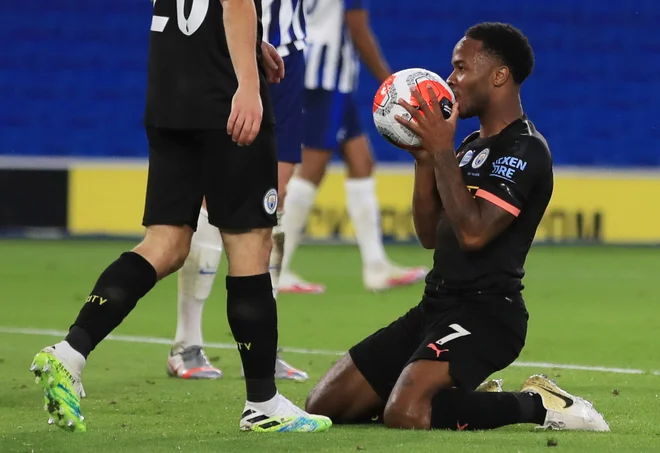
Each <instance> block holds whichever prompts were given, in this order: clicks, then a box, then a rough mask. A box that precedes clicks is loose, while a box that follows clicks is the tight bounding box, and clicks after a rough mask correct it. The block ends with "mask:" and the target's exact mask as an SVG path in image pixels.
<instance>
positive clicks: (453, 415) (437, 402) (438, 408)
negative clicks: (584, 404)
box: [431, 389, 545, 431]
mask: <svg viewBox="0 0 660 453" xmlns="http://www.w3.org/2000/svg"><path fill="white" fill-rule="evenodd" d="M431 408H432V409H431V427H432V428H436V429H453V430H461V431H462V430H482V429H495V428H499V427H501V426H507V425H514V424H517V423H535V424H538V425H541V424H543V422H544V421H545V409H544V408H543V403H542V401H541V397H540V396H538V395H535V394H533V393H512V392H500V393H495V392H492V393H489V392H466V391H464V390H460V389H451V390H444V391H441V392H438V393H437V394H436V395H435V397H433V402H432V403H431Z"/></svg>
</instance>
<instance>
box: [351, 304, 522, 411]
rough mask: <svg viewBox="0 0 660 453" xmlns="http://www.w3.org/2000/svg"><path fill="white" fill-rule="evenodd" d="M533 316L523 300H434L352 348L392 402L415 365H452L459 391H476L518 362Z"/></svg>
mask: <svg viewBox="0 0 660 453" xmlns="http://www.w3.org/2000/svg"><path fill="white" fill-rule="evenodd" d="M527 320H528V313H527V310H526V309H525V305H524V301H523V299H522V297H521V296H516V297H503V296H498V297H493V296H489V297H488V298H486V299H484V300H479V301H476V300H471V299H467V300H466V299H457V298H447V299H429V298H426V297H425V298H424V299H423V300H422V302H421V303H420V304H419V305H417V306H416V307H413V308H412V309H410V310H409V311H408V313H406V314H405V315H404V316H402V317H401V318H399V319H397V320H396V321H394V322H393V323H392V324H390V325H389V326H387V327H385V328H382V329H380V330H378V331H377V332H376V333H374V334H373V335H371V336H369V337H367V338H365V339H364V340H362V341H361V342H360V343H358V344H357V345H355V346H353V347H352V348H351V349H350V351H349V353H350V356H351V359H352V360H353V363H354V364H355V366H356V367H357V368H358V370H360V372H361V373H362V374H363V375H364V377H365V378H366V380H367V382H369V384H370V385H371V387H372V388H373V389H374V390H375V391H376V393H377V394H378V395H379V396H380V397H381V398H382V399H383V401H387V399H388V398H389V396H390V393H391V392H392V389H393V388H394V385H395V384H396V381H397V379H398V378H399V375H400V374H401V372H402V371H403V369H404V368H405V367H406V366H407V365H408V364H409V363H412V362H414V361H416V360H439V361H444V362H449V373H450V375H451V376H452V378H453V380H454V382H455V385H456V386H457V387H460V388H465V389H468V390H474V389H476V388H477V387H478V386H479V384H481V383H482V382H483V381H484V380H485V379H487V378H488V377H489V376H490V375H492V374H493V373H495V372H497V371H500V370H502V369H504V368H506V367H507V366H509V365H510V364H511V363H513V361H514V360H516V358H517V357H518V355H519V354H520V351H521V350H522V348H523V346H524V344H525V337H526V334H527Z"/></svg>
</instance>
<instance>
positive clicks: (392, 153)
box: [0, 0, 660, 167]
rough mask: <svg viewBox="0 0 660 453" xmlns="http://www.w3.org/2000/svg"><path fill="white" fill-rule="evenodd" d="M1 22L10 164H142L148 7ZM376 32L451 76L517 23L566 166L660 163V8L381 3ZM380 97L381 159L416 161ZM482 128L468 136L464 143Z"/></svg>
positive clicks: (6, 11)
mask: <svg viewBox="0 0 660 453" xmlns="http://www.w3.org/2000/svg"><path fill="white" fill-rule="evenodd" d="M2 3H3V4H2V6H0V16H1V17H2V18H3V26H2V27H1V28H0V42H1V43H2V45H1V48H2V50H1V51H0V105H1V106H2V108H0V155H39V156H52V155H56V156H75V157H115V156H116V157H143V156H145V155H146V147H145V138H144V134H143V131H142V127H141V120H142V109H143V101H144V92H145V79H146V77H145V63H146V54H147V40H148V35H149V24H150V21H151V4H150V2H149V1H148V0H113V1H110V2H100V1H92V2H83V1H80V0H75V1H73V0H60V1H55V2H45V1H43V0H39V1H37V0H20V1H7V2H2ZM372 20H373V25H374V28H375V31H376V33H377V35H378V36H379V38H380V41H381V44H382V47H383V49H384V52H385V54H386V56H387V57H388V59H389V61H390V63H391V65H392V67H393V68H394V69H403V68H406V67H413V66H419V67H426V68H428V69H431V70H433V71H435V72H438V73H439V74H442V75H444V76H446V75H448V74H449V72H450V65H449V60H450V54H451V50H452V47H453V45H454V43H455V41H456V40H457V39H458V38H460V37H461V36H462V34H463V32H464V30H465V29H466V28H467V27H469V26H470V25H471V24H473V23H475V22H478V21H483V20H499V21H507V22H511V23H513V24H514V25H516V26H518V27H520V28H521V29H522V30H523V31H524V32H525V33H526V34H527V35H528V36H529V38H530V40H531V43H532V45H533V46H534V48H535V52H536V59H537V64H536V68H535V71H534V74H533V77H532V78H531V79H530V80H529V81H528V82H527V83H526V86H525V88H524V91H523V96H524V98H523V99H524V103H525V107H526V110H527V113H528V114H529V116H530V117H531V119H532V120H533V121H534V122H535V123H536V124H537V126H538V128H539V129H540V130H541V131H542V132H543V133H544V134H545V135H546V137H547V138H548V139H549V141H550V144H551V147H552V149H553V153H554V156H555V161H556V163H557V164H560V165H582V166H620V167H640V166H644V167H649V166H658V165H660V153H659V151H658V150H659V146H658V144H659V143H660V106H659V105H660V31H659V30H658V27H659V24H660V2H659V1H657V0H641V1H640V0H638V1H636V2H634V3H632V2H631V3H629V4H626V3H625V2H616V3H614V2H604V1H600V0H581V1H579V2H577V1H575V0H553V1H552V2H541V1H534V2H520V1H517V0H499V1H497V2H486V1H483V0H470V1H461V2H444V1H440V0H416V1H414V2H404V1H400V0H379V1H374V2H372ZM376 88H377V85H376V83H375V81H374V80H373V79H371V77H370V76H369V75H368V74H367V73H366V71H364V72H363V74H362V76H361V86H360V91H359V99H360V102H361V105H363V106H364V108H363V110H362V116H363V121H364V125H365V128H366V129H367V130H368V131H369V133H370V134H371V136H372V142H373V143H374V148H375V150H376V153H377V155H378V158H379V160H381V161H406V160H408V156H407V154H406V153H404V152H401V151H398V150H396V149H394V148H393V147H391V146H389V145H387V144H386V143H385V142H384V141H383V140H382V139H381V138H380V137H378V136H377V134H376V132H375V130H374V128H373V125H372V122H371V115H370V106H371V98H372V94H373V93H374V92H375V89H376ZM474 127H475V123H474V122H473V121H466V122H464V123H463V124H461V126H460V131H459V134H460V135H464V134H467V133H468V132H469V131H470V130H471V129H473V128H474Z"/></svg>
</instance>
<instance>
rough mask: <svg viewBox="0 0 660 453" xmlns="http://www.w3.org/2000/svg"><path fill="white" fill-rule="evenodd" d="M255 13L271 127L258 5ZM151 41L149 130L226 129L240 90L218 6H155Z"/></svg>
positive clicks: (173, 2) (209, 1)
mask: <svg viewBox="0 0 660 453" xmlns="http://www.w3.org/2000/svg"><path fill="white" fill-rule="evenodd" d="M255 6H256V8H257V22H258V23H257V40H256V42H255V46H256V49H257V59H258V60H259V61H258V66H259V75H260V90H261V97H262V103H263V107H264V120H263V121H264V123H267V122H269V121H270V122H272V110H271V105H270V98H269V94H268V86H267V82H266V78H265V75H264V73H263V71H262V67H261V61H260V60H261V37H262V33H263V31H262V27H261V1H260V0H255ZM153 13H154V14H153V17H152V23H151V33H150V39H149V63H148V76H147V104H146V109H145V118H144V120H145V124H146V125H147V126H155V127H164V128H175V129H224V128H225V127H227V119H228V118H229V114H230V112H231V102H232V98H233V96H234V93H235V92H236V89H237V88H238V80H237V78H236V73H235V72H234V68H233V66H232V62H231V58H230V56H229V49H228V47H227V38H226V35H225V29H224V25H223V17H222V15H223V8H222V4H221V3H220V1H219V0H156V1H155V3H154V11H153Z"/></svg>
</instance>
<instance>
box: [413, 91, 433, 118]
mask: <svg viewBox="0 0 660 453" xmlns="http://www.w3.org/2000/svg"><path fill="white" fill-rule="evenodd" d="M411 92H412V95H413V97H414V98H415V100H416V101H417V105H418V106H419V110H421V111H422V113H423V114H424V116H425V117H427V118H428V117H429V115H431V113H432V112H431V108H430V107H429V104H428V102H426V100H425V99H424V97H423V96H422V93H420V92H419V91H418V90H417V89H416V88H415V89H413V90H412V91H411Z"/></svg>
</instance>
